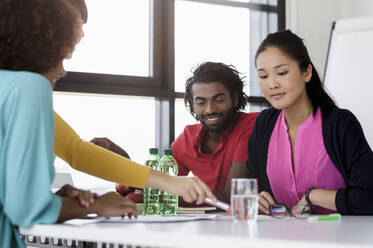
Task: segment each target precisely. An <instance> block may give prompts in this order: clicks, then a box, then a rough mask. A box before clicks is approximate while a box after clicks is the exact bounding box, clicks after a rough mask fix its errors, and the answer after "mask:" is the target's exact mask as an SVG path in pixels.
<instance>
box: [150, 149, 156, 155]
mask: <svg viewBox="0 0 373 248" xmlns="http://www.w3.org/2000/svg"><path fill="white" fill-rule="evenodd" d="M149 153H150V154H157V155H158V148H150V149H149Z"/></svg>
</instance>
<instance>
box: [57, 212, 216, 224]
mask: <svg viewBox="0 0 373 248" xmlns="http://www.w3.org/2000/svg"><path fill="white" fill-rule="evenodd" d="M215 218H216V215H215V214H200V215H198V214H196V215H191V214H187V215H168V216H167V215H139V216H138V217H137V219H134V218H132V219H129V218H127V217H126V218H124V219H123V218H122V217H111V218H103V217H100V218H95V219H73V220H69V221H65V222H64V224H70V225H84V224H92V223H168V222H182V221H193V220H210V219H215Z"/></svg>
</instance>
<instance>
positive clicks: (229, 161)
mask: <svg viewBox="0 0 373 248" xmlns="http://www.w3.org/2000/svg"><path fill="white" fill-rule="evenodd" d="M243 87H244V83H243V81H242V78H241V77H240V76H239V72H238V71H237V70H236V69H235V68H234V67H233V66H228V65H225V64H223V63H213V62H205V63H203V64H201V65H200V66H199V67H198V68H197V69H195V70H194V72H193V75H192V76H191V77H190V78H188V79H187V81H186V89H185V98H184V103H185V106H186V107H187V108H188V109H189V111H190V113H191V114H192V115H193V116H194V118H195V119H196V120H197V121H199V122H200V123H198V124H194V125H187V126H186V127H185V128H184V131H183V132H182V133H181V134H180V135H179V137H178V138H177V139H176V140H175V141H174V142H173V143H172V144H171V148H172V150H173V156H174V157H175V159H176V161H177V163H178V167H179V174H178V175H180V176H186V175H188V173H189V172H190V171H191V172H192V173H193V174H194V175H195V176H198V177H199V178H200V179H202V181H204V182H205V183H206V184H207V185H208V186H209V187H210V188H211V189H212V190H213V192H214V194H215V195H216V196H217V198H219V199H220V200H223V201H226V202H229V201H230V185H231V179H232V178H241V177H242V178H243V177H245V168H246V161H247V159H248V153H247V144H248V140H249V137H250V135H251V132H252V130H253V128H254V125H255V120H256V117H257V115H258V113H244V112H242V111H243V110H244V109H245V107H246V105H247V103H248V97H247V95H246V94H245V93H244V92H243Z"/></svg>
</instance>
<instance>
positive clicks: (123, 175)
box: [54, 113, 150, 188]
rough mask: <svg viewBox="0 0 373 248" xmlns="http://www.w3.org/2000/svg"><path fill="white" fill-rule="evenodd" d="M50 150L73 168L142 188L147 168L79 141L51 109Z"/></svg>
mask: <svg viewBox="0 0 373 248" xmlns="http://www.w3.org/2000/svg"><path fill="white" fill-rule="evenodd" d="M55 125H56V126H55V137H54V153H55V154H56V156H58V157H60V158H61V159H63V160H65V161H66V162H67V163H68V164H70V166H71V167H73V168H74V169H76V170H79V171H82V172H85V173H88V174H90V175H93V176H96V177H100V178H103V179H106V180H109V181H113V182H116V183H120V184H126V185H129V186H133V187H138V188H144V185H145V182H146V179H147V178H148V175H149V171H150V168H149V167H147V166H143V165H140V164H137V163H135V162H133V161H131V160H129V159H127V158H125V157H122V156H119V155H117V154H116V153H113V152H111V151H109V150H106V149H104V148H101V147H99V146H96V145H94V144H92V143H90V142H86V141H83V140H82V139H81V138H80V137H79V136H78V135H77V134H76V133H75V131H74V130H73V129H72V128H71V127H70V126H69V125H68V124H67V123H66V122H65V121H64V120H63V119H62V118H61V117H60V116H59V115H58V114H57V113H55Z"/></svg>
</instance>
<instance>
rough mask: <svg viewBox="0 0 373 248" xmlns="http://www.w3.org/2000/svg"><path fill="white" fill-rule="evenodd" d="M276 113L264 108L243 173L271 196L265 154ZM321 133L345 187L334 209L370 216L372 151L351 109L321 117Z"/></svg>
mask: <svg viewBox="0 0 373 248" xmlns="http://www.w3.org/2000/svg"><path fill="white" fill-rule="evenodd" d="M279 114H280V111H279V110H276V109H274V108H269V109H266V110H263V111H262V112H261V113H260V114H259V116H258V118H257V120H256V123H255V127H254V130H253V133H252V134H251V137H250V139H249V143H248V155H249V158H248V161H247V168H246V169H247V170H246V176H247V177H250V178H257V179H258V186H259V191H260V192H261V191H267V192H269V193H271V195H272V197H273V193H272V190H271V186H270V184H269V180H268V176H267V154H268V146H269V141H270V138H271V135H272V131H273V129H274V126H275V124H276V121H277V118H278V116H279ZM372 128H373V127H372ZM322 133H323V139H324V144H325V148H326V152H327V153H328V155H329V157H330V159H331V161H332V162H333V164H334V165H335V167H336V168H337V169H338V171H339V172H340V173H341V175H342V177H343V179H344V181H345V184H346V187H347V188H346V189H339V190H338V191H337V195H336V198H335V205H336V208H337V211H338V212H339V213H341V214H359V215H372V214H373V152H372V150H371V149H370V147H369V145H368V143H367V141H366V139H365V137H364V133H363V129H362V127H361V126H360V123H359V121H358V120H357V119H356V117H355V116H354V115H353V114H352V113H351V112H350V111H348V110H345V109H339V108H337V107H336V108H333V109H332V110H331V111H329V112H328V113H327V114H326V116H323V118H322ZM273 199H275V198H274V197H273Z"/></svg>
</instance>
